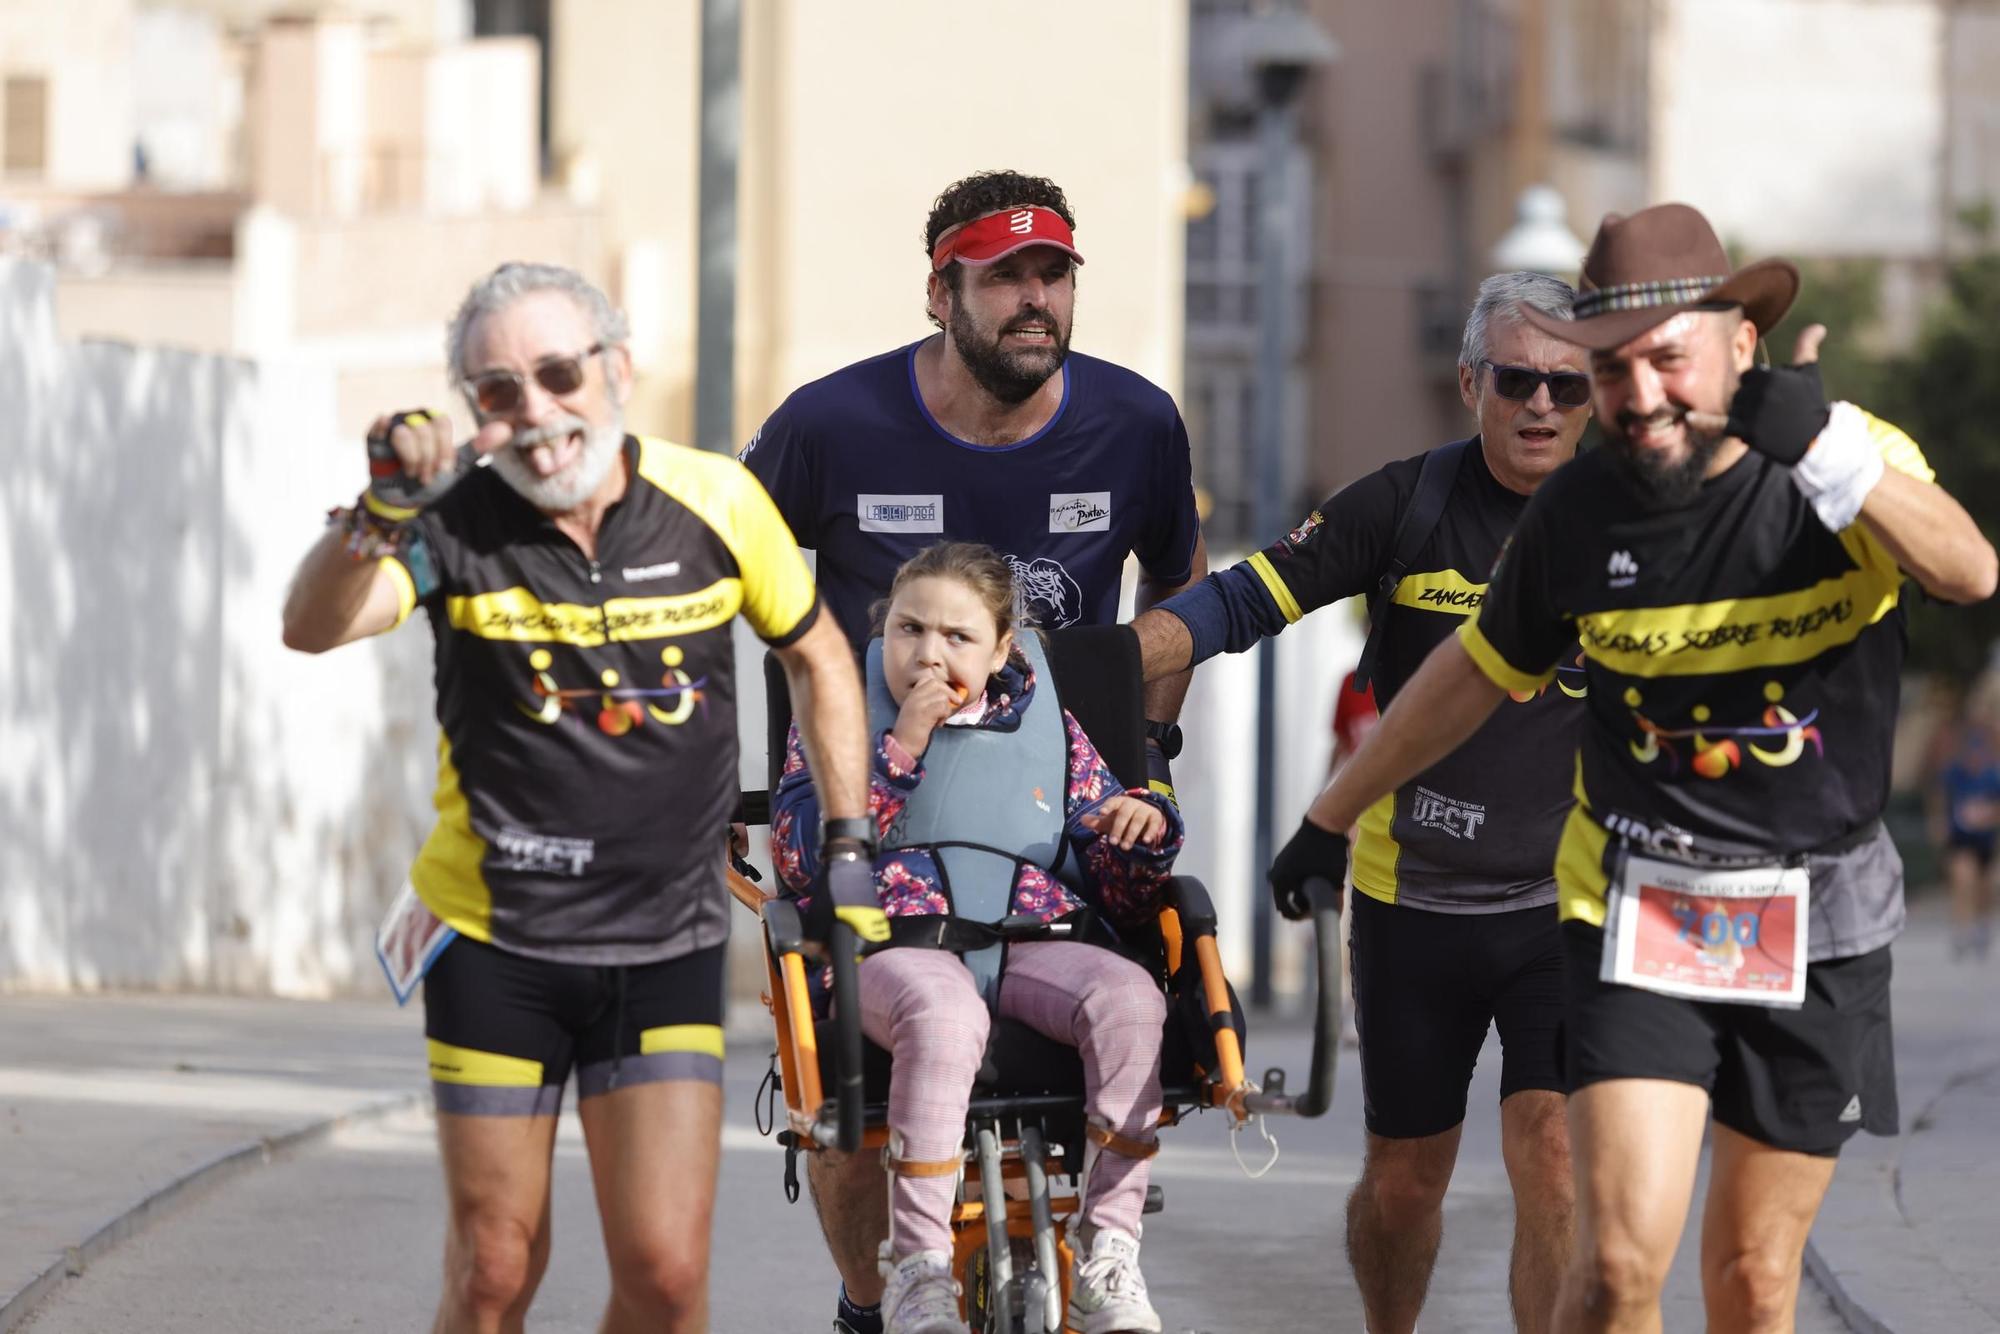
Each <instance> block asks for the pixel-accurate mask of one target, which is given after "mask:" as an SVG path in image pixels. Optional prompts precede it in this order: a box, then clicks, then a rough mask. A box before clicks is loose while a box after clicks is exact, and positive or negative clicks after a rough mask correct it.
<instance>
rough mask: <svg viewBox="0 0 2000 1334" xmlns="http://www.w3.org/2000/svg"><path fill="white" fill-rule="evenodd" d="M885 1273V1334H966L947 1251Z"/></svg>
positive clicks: (906, 1260)
mask: <svg viewBox="0 0 2000 1334" xmlns="http://www.w3.org/2000/svg"><path fill="white" fill-rule="evenodd" d="M882 1273H883V1276H884V1277H885V1278H887V1279H888V1280H889V1284H888V1287H887V1288H885V1289H884V1290H883V1293H882V1331H883V1334H966V1329H965V1321H963V1320H961V1319H960V1318H959V1315H958V1283H957V1282H956V1281H955V1280H954V1279H953V1278H952V1276H951V1259H950V1257H948V1256H946V1255H945V1253H944V1252H943V1251H918V1252H917V1253H916V1254H915V1255H906V1256H904V1257H903V1258H902V1259H901V1260H899V1261H897V1262H896V1263H895V1264H894V1265H890V1264H889V1263H888V1262H887V1261H884V1262H883V1267H882ZM1153 1328H1155V1329H1158V1328H1159V1326H1157V1325H1155V1326H1154V1327H1153Z"/></svg>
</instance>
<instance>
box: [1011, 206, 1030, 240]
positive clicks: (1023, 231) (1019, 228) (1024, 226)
mask: <svg viewBox="0 0 2000 1334" xmlns="http://www.w3.org/2000/svg"><path fill="white" fill-rule="evenodd" d="M1007 230H1008V231H1010V232H1013V233H1014V234H1015V235H1016V236H1026V235H1027V234H1028V233H1029V232H1032V231H1033V230H1035V211H1034V210H1033V209H1028V208H1024V209H1021V210H1019V211H1018V212H1015V213H1011V214H1009V215H1008V216H1007Z"/></svg>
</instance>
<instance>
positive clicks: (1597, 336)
mask: <svg viewBox="0 0 2000 1334" xmlns="http://www.w3.org/2000/svg"><path fill="white" fill-rule="evenodd" d="M1798 294H1799V271H1798V268H1797V266H1796V265H1794V264H1793V263H1792V262H1791V261H1790V260H1784V259H1761V260H1758V261H1757V262H1756V263H1755V264H1747V265H1745V266H1744V267H1742V268H1740V269H1737V270H1736V271H1735V272H1734V273H1732V272H1730V270H1729V255H1728V254H1727V252H1725V251H1724V250H1723V248H1722V242H1721V241H1720V240H1718V239H1717V238H1716V235H1715V228H1713V227H1711V226H1709V225H1708V219H1707V218H1704V217H1702V216H1701V214H1700V213H1699V212H1697V211H1696V210H1694V209H1692V208H1689V207H1688V206H1687V205H1686V204H1655V205H1654V206H1653V207H1652V208H1645V209H1640V210H1639V211H1638V212H1637V213H1634V214H1633V215H1632V216H1630V217H1622V216H1620V215H1619V214H1616V213H1609V214H1606V215H1605V218H1604V221H1603V223H1602V224H1600V225H1599V226H1598V228H1597V236H1596V237H1595V238H1594V239H1593V240H1592V241H1591V243H1590V253H1589V254H1587V255H1585V256H1584V257H1583V273H1582V274H1581V275H1580V276H1579V277H1578V279H1577V284H1576V317H1575V318H1574V319H1567V320H1565V319H1558V318H1556V317H1555V316H1552V315H1544V314H1543V313H1542V312H1541V311H1539V310H1535V309H1533V308H1532V307H1530V306H1527V305H1523V306H1522V307H1521V316H1522V318H1523V319H1525V320H1527V321H1528V323H1529V324H1531V325H1533V326H1534V327H1535V328H1537V329H1540V330H1541V331H1542V332H1543V333H1545V334H1547V335H1549V336H1550V337H1551V338H1560V339H1561V340H1562V341H1563V342H1565V343H1574V344H1576V345H1577V346H1578V347H1583V348H1588V349H1589V350H1590V351H1593V352H1608V351H1610V350H1611V349H1612V348H1615V347H1622V346H1624V345H1625V344H1626V343H1629V342H1631V341H1632V340H1633V339H1634V338H1637V337H1638V336H1639V335H1640V334H1642V333H1644V332H1646V330H1648V329H1650V328H1652V327H1653V326H1654V325H1656V324H1662V323H1664V322H1665V321H1667V320H1669V319H1671V318H1673V317H1674V316H1675V315H1678V314H1679V313H1680V312H1682V311H1684V310H1692V309H1694V308H1695V307H1697V306H1713V305H1718V304H1723V305H1732V306H1741V307H1743V313H1744V315H1745V316H1747V317H1748V318H1749V320H1750V322H1751V323H1752V324H1754V325H1756V326H1757V332H1758V333H1759V334H1766V333H1769V332H1770V331H1771V326H1772V325H1774V324H1776V323H1777V322H1778V321H1779V320H1780V319H1783V318H1784V314H1785V312H1786V311H1787V310H1790V309H1791V306H1792V302H1793V300H1794V299H1795V298H1796V297H1797V296H1798Z"/></svg>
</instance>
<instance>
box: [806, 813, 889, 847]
mask: <svg viewBox="0 0 2000 1334" xmlns="http://www.w3.org/2000/svg"><path fill="white" fill-rule="evenodd" d="M836 841H845V842H848V843H855V844H859V845H860V847H861V849H862V851H863V852H864V853H866V854H867V855H868V856H870V857H872V856H874V855H875V843H876V840H875V822H874V821H873V820H871V819H869V818H868V817H867V816H865V815H850V816H847V817H845V818H843V819H836V820H822V821H820V825H819V850H820V855H821V856H825V854H826V849H827V845H828V844H830V843H834V842H836Z"/></svg>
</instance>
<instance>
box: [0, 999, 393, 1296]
mask: <svg viewBox="0 0 2000 1334" xmlns="http://www.w3.org/2000/svg"><path fill="white" fill-rule="evenodd" d="M423 1062H424V1055H423V1015H422V1012H421V1011H419V1010H416V1009H411V1010H406V1011H399V1010H397V1009H396V1008H395V1007H394V1006H393V1005H390V1004H386V1003H384V1004H373V1003H368V1002H358V1001H339V1002H324V1003H316V1002H300V1001H271V1000H241V999H226V998H216V997H194V996H110V997H105V996H75V997H71V996H63V997H55V996H48V997H28V996H6V997H0V1334H4V1332H5V1331H8V1330H11V1329H13V1328H14V1327H15V1326H16V1325H17V1324H18V1322H19V1321H20V1320H21V1319H23V1318H24V1317H25V1316H26V1314H27V1312H28V1310H29V1309H31V1308H32V1307H34V1306H35V1305H37V1304H38V1303H39V1302H40V1301H41V1300H42V1298H44V1297H45V1296H46V1295H47V1294H48V1293H49V1292H50V1291H52V1290H53V1289H54V1287H55V1285H56V1284H58V1283H60V1282H61V1281H62V1278H63V1277H64V1275H65V1273H66V1272H71V1271H80V1270H81V1269H82V1267H83V1266H85V1265H87V1264H88V1263H89V1262H90V1261H91V1260H93V1259H95V1258H97V1256H98V1255H100V1254H101V1253H102V1252H103V1251H104V1250H106V1249H108V1248H109V1247H111V1246H113V1245H115V1244H117V1242H118V1241H119V1240H121V1239H122V1238H123V1237H124V1236H125V1235H126V1234H127V1233H129V1232H130V1231H131V1230H132V1229H133V1228H135V1227H136V1226H138V1225H140V1224H142V1223H143V1222H145V1221H147V1219H149V1218H150V1217H153V1216H156V1215H158V1214H163V1213H166V1212H169V1211H170V1210H171V1208H172V1207H173V1205H174V1204H176V1203H178V1202H181V1201H184V1200H185V1199H186V1198H187V1196H188V1195H189V1194H190V1193H191V1192H193V1191H199V1190H203V1189H207V1188H210V1187H212V1186H215V1185H217V1184H220V1182H222V1181H223V1180H226V1179H227V1178H228V1177H229V1176H230V1175H232V1174H233V1173H235V1172H237V1171H241V1170H244V1169H246V1168H254V1167H255V1166H258V1165H260V1164H261V1163H262V1162H263V1160H264V1158H265V1156H266V1153H267V1152H268V1151H269V1150H270V1149H272V1148H277V1149H282V1148H284V1147H286V1140H287V1137H293V1136H301V1135H304V1136H310V1135H312V1134H317V1133H324V1132H325V1131H327V1130H329V1129H331V1128H332V1125H333V1124H335V1123H337V1122H338V1121H339V1120H340V1119H341V1118H345V1117H351V1116H355V1115H366V1114H370V1113H373V1112H378V1111H382V1110H388V1109H391V1108H394V1107H397V1106H400V1105H405V1104H408V1103H411V1102H413V1101H414V1100H415V1099H416V1098H418V1097H419V1096H420V1095H421V1094H422V1093H423V1092H424V1089H425V1082H424V1064H423Z"/></svg>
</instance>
